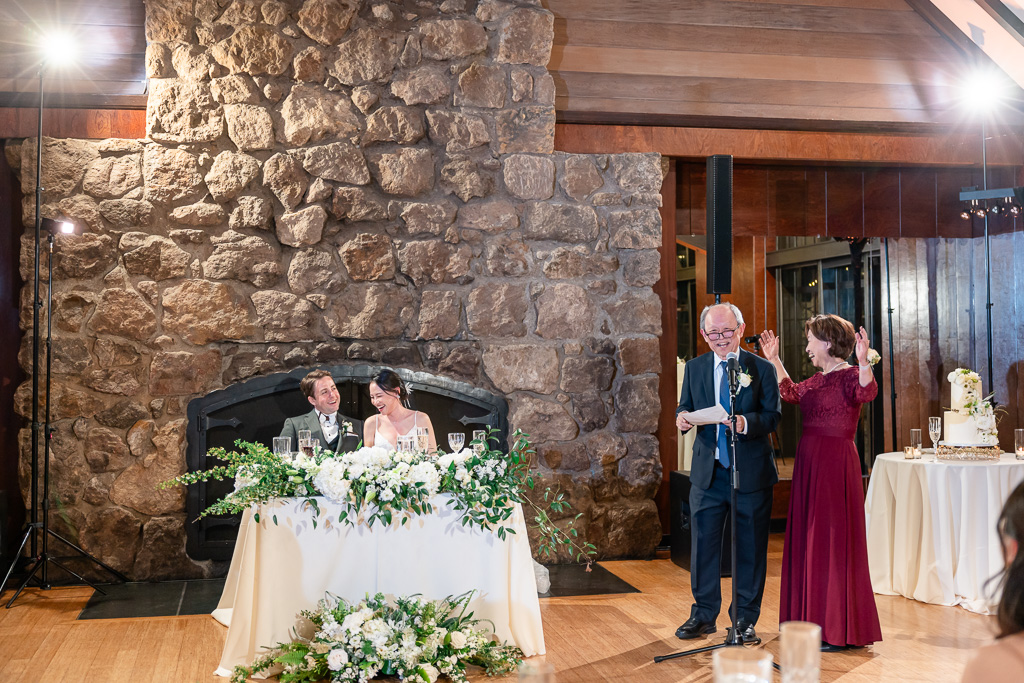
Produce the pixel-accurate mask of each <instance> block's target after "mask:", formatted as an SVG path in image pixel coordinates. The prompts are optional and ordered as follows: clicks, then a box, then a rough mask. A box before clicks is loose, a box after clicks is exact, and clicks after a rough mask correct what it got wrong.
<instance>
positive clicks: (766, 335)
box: [761, 330, 779, 362]
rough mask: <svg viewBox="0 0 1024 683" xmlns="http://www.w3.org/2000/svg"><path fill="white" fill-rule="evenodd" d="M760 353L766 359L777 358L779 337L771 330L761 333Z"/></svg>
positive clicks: (774, 359) (772, 359)
mask: <svg viewBox="0 0 1024 683" xmlns="http://www.w3.org/2000/svg"><path fill="white" fill-rule="evenodd" d="M761 354H762V355H764V357H765V359H766V360H769V361H772V362H774V361H777V360H779V338H778V337H776V336H775V333H774V332H772V331H771V330H765V331H764V332H762V333H761Z"/></svg>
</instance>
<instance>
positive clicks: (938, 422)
mask: <svg viewBox="0 0 1024 683" xmlns="http://www.w3.org/2000/svg"><path fill="white" fill-rule="evenodd" d="M928 436H929V438H931V440H932V450H933V451H936V452H937V451H938V448H939V437H940V436H942V418H939V417H929V418H928Z"/></svg>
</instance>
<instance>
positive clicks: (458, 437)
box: [448, 432, 466, 453]
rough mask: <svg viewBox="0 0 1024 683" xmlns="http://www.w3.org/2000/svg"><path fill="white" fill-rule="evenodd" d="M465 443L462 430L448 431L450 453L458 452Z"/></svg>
mask: <svg viewBox="0 0 1024 683" xmlns="http://www.w3.org/2000/svg"><path fill="white" fill-rule="evenodd" d="M465 444H466V435H465V434H463V433H462V432H449V433H448V446H449V447H451V449H452V453H458V452H459V451H461V450H462V447H463V446H464V445H465Z"/></svg>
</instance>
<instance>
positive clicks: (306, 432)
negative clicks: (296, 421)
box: [295, 429, 313, 443]
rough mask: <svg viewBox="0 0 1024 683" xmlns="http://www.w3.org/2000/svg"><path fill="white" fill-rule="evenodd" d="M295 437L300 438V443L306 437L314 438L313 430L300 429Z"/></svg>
mask: <svg viewBox="0 0 1024 683" xmlns="http://www.w3.org/2000/svg"><path fill="white" fill-rule="evenodd" d="M295 437H296V438H297V439H298V440H299V443H302V442H303V441H304V440H306V439H312V438H313V432H311V431H309V430H308V429H300V430H299V433H298V434H296V435H295Z"/></svg>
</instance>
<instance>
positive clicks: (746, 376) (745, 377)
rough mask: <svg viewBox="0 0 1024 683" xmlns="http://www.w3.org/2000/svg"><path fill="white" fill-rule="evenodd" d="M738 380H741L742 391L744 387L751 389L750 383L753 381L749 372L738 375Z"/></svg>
mask: <svg viewBox="0 0 1024 683" xmlns="http://www.w3.org/2000/svg"><path fill="white" fill-rule="evenodd" d="M736 378H737V379H738V380H739V383H740V389H742V388H743V387H749V386H750V383H751V382H752V381H753V380H752V379H751V377H750V373H749V372H747V371H746V370H744V371H743V372H741V373H740V374H738V375H736Z"/></svg>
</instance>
